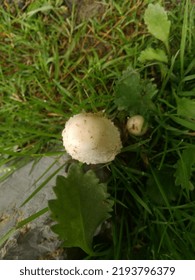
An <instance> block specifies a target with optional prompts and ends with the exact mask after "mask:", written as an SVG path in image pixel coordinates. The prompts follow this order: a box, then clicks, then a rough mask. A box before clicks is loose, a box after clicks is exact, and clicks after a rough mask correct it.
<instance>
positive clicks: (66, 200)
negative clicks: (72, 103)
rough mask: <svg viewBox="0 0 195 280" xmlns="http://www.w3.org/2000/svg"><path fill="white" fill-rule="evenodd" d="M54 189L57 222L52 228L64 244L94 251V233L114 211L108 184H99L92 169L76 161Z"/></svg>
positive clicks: (53, 201) (50, 206) (88, 251)
mask: <svg viewBox="0 0 195 280" xmlns="http://www.w3.org/2000/svg"><path fill="white" fill-rule="evenodd" d="M54 192H55V194H56V197H57V198H56V199H53V200H50V201H49V202H48V205H49V208H50V210H51V213H52V218H53V220H54V221H56V222H57V223H56V224H55V225H54V226H52V230H53V231H54V232H55V233H57V234H58V235H59V238H60V239H62V240H63V242H64V246H65V247H80V248H81V249H83V250H84V251H85V252H86V253H88V254H92V241H93V236H94V233H95V231H96V229H97V227H98V226H99V225H100V224H101V223H102V222H103V221H105V220H106V219H108V218H109V217H110V211H112V205H113V202H112V201H111V200H109V199H108V197H109V195H108V193H107V187H106V185H105V184H102V183H99V179H98V178H97V177H96V175H95V173H94V172H93V171H91V170H89V171H88V172H86V173H83V171H82V169H81V167H79V166H78V165H76V164H74V165H72V166H71V167H70V169H69V172H68V176H67V177H64V176H57V180H56V186H55V187H54Z"/></svg>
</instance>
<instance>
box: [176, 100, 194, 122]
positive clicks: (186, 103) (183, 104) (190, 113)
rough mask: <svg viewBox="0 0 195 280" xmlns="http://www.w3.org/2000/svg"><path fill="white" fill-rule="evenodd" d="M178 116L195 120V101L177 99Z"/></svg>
mask: <svg viewBox="0 0 195 280" xmlns="http://www.w3.org/2000/svg"><path fill="white" fill-rule="evenodd" d="M176 101H177V114H178V115H179V116H184V117H186V118H191V119H195V99H189V98H185V97H183V98H179V97H177V98H176Z"/></svg>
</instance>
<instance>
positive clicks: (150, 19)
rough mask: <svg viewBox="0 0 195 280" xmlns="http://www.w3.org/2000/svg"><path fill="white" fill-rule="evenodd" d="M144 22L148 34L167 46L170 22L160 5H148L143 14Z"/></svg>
mask: <svg viewBox="0 0 195 280" xmlns="http://www.w3.org/2000/svg"><path fill="white" fill-rule="evenodd" d="M144 21H145V23H146V25H147V27H148V30H149V32H150V33H151V34H152V35H153V36H154V37H156V38H157V39H159V40H161V41H162V42H163V43H164V44H165V45H166V46H168V39H169V32H170V26H171V22H170V21H169V20H168V17H167V13H166V11H165V10H164V8H163V7H162V6H161V5H160V4H158V3H157V4H149V5H148V8H147V9H146V11H145V14H144Z"/></svg>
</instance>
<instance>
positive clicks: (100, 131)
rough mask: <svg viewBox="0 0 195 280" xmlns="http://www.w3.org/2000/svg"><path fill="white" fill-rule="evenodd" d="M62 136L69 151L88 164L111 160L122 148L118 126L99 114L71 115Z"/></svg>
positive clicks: (75, 157) (73, 156)
mask: <svg viewBox="0 0 195 280" xmlns="http://www.w3.org/2000/svg"><path fill="white" fill-rule="evenodd" d="M62 138H63V145H64V147H65V149H66V151H67V153H68V154H70V155H71V157H72V158H73V159H76V160H78V161H80V162H83V163H87V164H99V163H106V162H110V161H112V160H114V158H115V156H116V155H117V154H118V153H119V152H120V150H121V148H122V143H121V139H120V133H119V130H118V128H117V127H116V126H115V125H114V124H113V123H112V121H111V120H109V119H107V118H105V117H103V116H100V115H98V114H92V113H81V114H78V115H75V116H73V117H71V118H70V119H69V120H68V121H67V122H66V125H65V128H64V130H63V131H62Z"/></svg>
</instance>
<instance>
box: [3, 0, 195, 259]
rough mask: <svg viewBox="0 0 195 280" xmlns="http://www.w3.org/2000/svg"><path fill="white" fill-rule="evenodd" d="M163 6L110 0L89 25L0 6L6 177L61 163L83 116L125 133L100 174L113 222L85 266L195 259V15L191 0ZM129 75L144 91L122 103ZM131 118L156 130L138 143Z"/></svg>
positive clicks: (55, 12) (57, 12) (48, 5)
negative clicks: (50, 158) (155, 18)
mask: <svg viewBox="0 0 195 280" xmlns="http://www.w3.org/2000/svg"><path fill="white" fill-rule="evenodd" d="M38 2H39V3H38ZM161 2H162V3H161V5H159V4H155V3H154V1H144V3H143V1H105V2H104V1H103V4H102V5H103V8H104V9H103V12H102V14H101V15H99V16H98V15H97V16H96V17H94V18H89V19H85V20H84V19H82V20H80V18H79V16H78V14H76V10H75V9H74V8H73V9H72V12H71V14H68V12H67V9H65V7H64V6H63V5H62V3H61V2H59V3H58V5H57V4H56V5H55V4H54V3H53V2H52V1H41V2H40V1H34V3H32V4H30V5H29V6H28V7H26V10H25V11H22V12H21V11H20V10H16V11H15V13H14V14H13V13H11V12H8V11H6V10H5V9H3V8H2V7H1V8H0V15H1V16H0V28H1V30H0V31H1V35H2V36H1V37H0V40H1V44H0V60H1V66H0V91H1V97H0V98H1V99H0V104H1V115H0V119H1V122H2V125H1V128H0V131H1V134H2V137H1V139H0V153H1V165H5V164H6V165H7V166H8V167H9V172H8V173H7V175H9V174H10V172H12V171H14V170H15V169H16V170H17V168H18V167H20V166H21V165H22V164H25V162H26V161H28V160H31V159H33V158H39V157H40V156H44V155H53V154H57V155H62V154H63V153H64V151H62V143H61V131H62V129H63V127H64V123H65V121H66V120H67V119H68V118H69V117H70V116H72V115H74V114H76V113H80V112H81V111H82V110H84V111H86V112H99V111H104V113H105V114H106V115H108V116H109V117H110V118H111V119H113V120H114V121H115V123H116V124H118V125H119V126H120V129H121V132H122V138H123V144H124V148H123V150H122V153H121V154H120V155H119V156H118V157H117V158H116V160H115V161H114V162H112V163H111V164H108V165H106V166H103V167H98V170H95V171H96V172H97V173H98V172H99V171H100V170H106V172H109V177H108V178H107V180H106V183H107V188H108V192H109V193H110V195H111V197H112V200H113V201H114V206H113V213H112V218H110V219H109V221H108V224H107V227H106V226H105V224H104V225H103V227H102V231H101V232H100V234H99V235H97V236H96V237H95V238H94V244H93V245H94V248H95V252H96V255H95V257H94V256H91V257H90V256H84V257H85V258H96V259H97V258H104V259H193V258H194V253H195V246H194V238H195V220H194V217H193V213H194V210H195V200H194V199H195V193H194V164H195V148H194V135H195V134H194V131H195V124H194V119H195V116H194V109H195V105H194V87H195V76H194V69H195V56H194V47H195V37H194V34H195V33H194V30H195V10H194V6H193V3H192V2H191V1H182V2H181V3H180V4H177V3H176V2H177V1H175V2H174V1H172V2H171V4H167V3H166V2H167V1H165V3H164V2H163V1H161ZM36 3H37V5H38V6H36V5H35V4H36ZM151 5H152V6H151ZM157 5H159V6H157ZM149 7H150V8H151V9H153V8H155V9H158V12H159V13H160V14H161V15H162V18H163V20H164V21H165V22H169V23H170V29H169V23H168V24H167V32H166V35H165V37H163V38H162V37H161V36H160V37H159V36H157V35H156V31H155V32H154V27H155V26H154V27H152V29H151V26H153V25H152V24H153V23H151V21H150V19H151V18H150V17H151V14H152V12H151V11H150V12H149V9H150V8H149ZM163 7H164V8H163ZM146 9H148V10H147V11H148V12H149V14H150V15H149V18H150V19H149V20H148V15H147V17H146V16H145V18H144V14H145V11H146ZM148 27H149V28H148ZM132 71H134V72H133V73H136V74H135V76H136V77H137V78H136V81H137V83H138V84H139V85H138V84H134V88H135V89H136V90H137V91H136V93H135V92H134V95H132V96H133V97H132V96H129V95H127V97H125V98H126V99H125V98H124V96H125V94H124V92H123V91H122V90H121V89H124V84H125V83H124V84H123V82H124V80H125V79H127V80H125V81H132V80H131V79H132ZM128 86H129V85H127V89H128ZM130 86H131V89H132V88H133V86H132V85H130ZM139 86H140V90H138V87H139ZM151 91H152V93H151ZM132 98H133V99H132ZM143 101H144V102H143ZM128 102H129V103H128ZM133 102H134V103H133ZM137 102H138V103H137ZM139 102H140V103H139ZM131 104H135V106H133V108H132V105H131ZM140 104H141V106H139V105H140ZM144 104H146V106H148V108H145V106H144ZM119 105H120V106H119ZM133 113H135V114H142V115H144V117H145V118H146V119H147V121H148V123H149V129H148V132H147V134H145V135H144V136H143V137H141V138H137V137H131V138H129V137H127V135H126V131H125V129H124V126H125V122H126V119H127V117H128V116H129V115H131V114H133ZM5 176H6V175H5ZM94 180H95V179H94ZM43 186H44V185H43ZM35 194H36V193H35ZM35 194H34V195H35ZM29 203H30V202H29ZM40 213H41V212H40ZM29 220H30V219H29ZM29 220H28V221H29ZM108 225H109V226H108ZM104 227H105V228H104Z"/></svg>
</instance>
